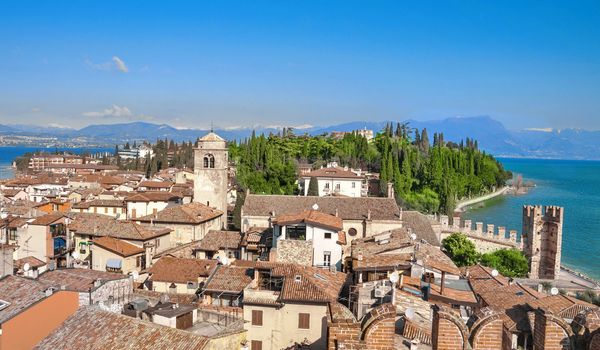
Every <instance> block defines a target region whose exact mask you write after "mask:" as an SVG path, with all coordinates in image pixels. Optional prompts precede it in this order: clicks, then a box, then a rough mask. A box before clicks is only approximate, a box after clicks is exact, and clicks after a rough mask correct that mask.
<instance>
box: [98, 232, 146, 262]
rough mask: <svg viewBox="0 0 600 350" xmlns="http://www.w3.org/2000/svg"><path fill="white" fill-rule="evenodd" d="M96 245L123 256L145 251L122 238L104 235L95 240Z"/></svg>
mask: <svg viewBox="0 0 600 350" xmlns="http://www.w3.org/2000/svg"><path fill="white" fill-rule="evenodd" d="M93 242H94V245H95V246H98V247H101V248H104V249H106V250H109V251H111V252H113V253H115V254H118V255H120V256H123V257H128V256H132V255H136V254H140V253H143V252H144V248H142V247H138V246H136V245H134V244H131V243H129V242H127V241H124V240H122V239H118V238H114V237H109V236H104V237H99V238H96V239H94V240H93Z"/></svg>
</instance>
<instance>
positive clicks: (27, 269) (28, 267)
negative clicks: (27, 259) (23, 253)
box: [23, 263, 31, 272]
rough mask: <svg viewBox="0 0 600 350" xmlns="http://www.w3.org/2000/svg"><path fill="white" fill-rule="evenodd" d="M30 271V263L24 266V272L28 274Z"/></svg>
mask: <svg viewBox="0 0 600 350" xmlns="http://www.w3.org/2000/svg"><path fill="white" fill-rule="evenodd" d="M29 269H31V266H30V265H29V263H25V264H23V271H25V272H27V271H29Z"/></svg>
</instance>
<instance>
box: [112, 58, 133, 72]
mask: <svg viewBox="0 0 600 350" xmlns="http://www.w3.org/2000/svg"><path fill="white" fill-rule="evenodd" d="M112 60H113V62H114V63H115V66H116V67H117V69H118V70H120V71H121V72H123V73H127V72H129V68H127V66H126V65H125V62H123V60H122V59H120V58H119V57H117V56H113V58H112Z"/></svg>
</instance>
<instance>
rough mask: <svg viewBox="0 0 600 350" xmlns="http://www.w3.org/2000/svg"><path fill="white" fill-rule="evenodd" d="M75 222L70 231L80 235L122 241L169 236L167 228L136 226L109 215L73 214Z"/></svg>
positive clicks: (70, 225) (72, 223) (71, 224)
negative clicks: (105, 237) (113, 238)
mask: <svg viewBox="0 0 600 350" xmlns="http://www.w3.org/2000/svg"><path fill="white" fill-rule="evenodd" d="M71 215H72V216H73V221H72V222H71V223H70V224H69V229H70V230H71V231H73V232H74V233H75V234H78V235H89V236H95V237H101V236H111V237H115V238H120V239H129V240H137V241H145V240H148V239H151V238H156V237H160V236H164V235H167V234H169V233H170V232H171V231H172V230H171V229H170V228H166V227H154V226H145V225H140V224H136V223H135V222H132V221H125V220H116V219H115V218H112V217H110V216H107V215H100V214H87V213H72V214H71Z"/></svg>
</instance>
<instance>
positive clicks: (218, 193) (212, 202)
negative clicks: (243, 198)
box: [194, 131, 228, 225]
mask: <svg viewBox="0 0 600 350" xmlns="http://www.w3.org/2000/svg"><path fill="white" fill-rule="evenodd" d="M227 170H228V151H227V141H225V139H223V138H222V137H220V136H219V135H217V134H215V133H214V132H212V131H211V132H210V133H208V134H207V135H205V136H203V137H201V138H200V139H198V147H197V148H195V149H194V202H199V203H202V204H206V205H208V206H210V207H213V208H217V209H218V210H221V211H222V212H223V213H224V214H223V218H224V221H225V225H226V220H227Z"/></svg>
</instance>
